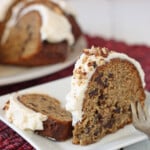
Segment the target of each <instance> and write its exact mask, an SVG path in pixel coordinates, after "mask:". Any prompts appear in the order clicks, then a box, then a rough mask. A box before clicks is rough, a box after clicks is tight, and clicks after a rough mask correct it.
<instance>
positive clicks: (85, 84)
mask: <svg viewBox="0 0 150 150" xmlns="http://www.w3.org/2000/svg"><path fill="white" fill-rule="evenodd" d="M144 86H145V82H144V72H143V70H142V68H141V66H140V64H139V63H138V62H137V61H136V60H134V59H133V58H130V57H128V56H127V55H125V54H122V53H117V52H114V51H109V50H108V49H107V48H94V47H92V48H91V49H84V50H83V54H82V55H81V56H80V58H79V60H78V61H77V62H76V64H75V68H74V71H73V76H72V81H71V91H70V92H69V93H68V95H67V104H66V108H67V110H69V111H70V112H71V113H72V117H73V126H74V130H73V143H74V144H81V145H87V144H91V143H94V142H96V141H98V140H99V139H101V138H102V137H104V136H105V135H107V134H109V133H113V132H115V131H117V130H118V129H120V128H122V127H124V126H125V125H127V124H129V123H131V122H132V117H131V107H130V104H131V101H133V102H137V101H140V103H141V104H142V105H143V104H144V100H145V93H144Z"/></svg>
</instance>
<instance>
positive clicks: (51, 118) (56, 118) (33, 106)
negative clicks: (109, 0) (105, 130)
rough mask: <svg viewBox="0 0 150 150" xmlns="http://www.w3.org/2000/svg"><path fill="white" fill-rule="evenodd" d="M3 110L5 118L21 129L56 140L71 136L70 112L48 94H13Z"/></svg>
mask: <svg viewBox="0 0 150 150" xmlns="http://www.w3.org/2000/svg"><path fill="white" fill-rule="evenodd" d="M4 110H5V111H6V117H7V119H8V120H9V121H10V122H12V123H13V124H14V125H16V126H17V127H19V128H21V129H23V130H32V131H35V132H36V133H37V134H39V135H42V136H45V137H48V138H51V139H55V140H57V141H63V140H66V139H68V138H70V137H71V136H72V118H71V113H69V112H67V111H66V110H65V109H63V108H61V105H60V103H59V101H58V100H56V99H55V98H52V97H50V96H48V95H43V94H23V95H18V94H13V95H11V97H10V100H9V101H8V102H7V103H6V105H5V107H4Z"/></svg>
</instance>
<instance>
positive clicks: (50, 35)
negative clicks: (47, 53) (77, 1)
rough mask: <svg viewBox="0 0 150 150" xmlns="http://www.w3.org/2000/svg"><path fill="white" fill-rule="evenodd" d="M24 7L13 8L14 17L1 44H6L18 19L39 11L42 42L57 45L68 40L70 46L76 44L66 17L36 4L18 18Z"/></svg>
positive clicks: (21, 4) (9, 22)
mask: <svg viewBox="0 0 150 150" xmlns="http://www.w3.org/2000/svg"><path fill="white" fill-rule="evenodd" d="M23 6H24V3H19V4H18V5H17V6H15V7H14V8H13V11H12V16H11V18H10V20H9V21H8V23H7V24H6V28H5V31H4V34H3V37H2V40H1V43H5V42H6V40H7V38H8V36H9V32H10V29H11V28H12V27H13V26H14V25H15V24H16V23H17V21H18V18H20V17H22V16H23V15H26V14H27V13H29V12H31V11H37V12H38V13H39V14H40V16H41V18H42V25H41V30H40V32H41V39H42V41H44V40H46V41H48V42H52V43H57V42H61V41H63V40H67V41H68V44H69V45H72V44H73V43H74V36H73V33H72V27H71V24H70V23H69V21H68V20H67V18H66V17H65V16H63V15H61V14H57V13H55V12H54V11H53V10H51V9H50V8H48V7H46V6H44V5H42V4H34V5H31V6H28V7H26V8H24V9H23V10H22V11H21V12H20V15H19V17H18V12H19V11H20V10H21V9H22V8H23Z"/></svg>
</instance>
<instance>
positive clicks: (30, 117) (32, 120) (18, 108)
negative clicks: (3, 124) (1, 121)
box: [6, 93, 48, 131]
mask: <svg viewBox="0 0 150 150" xmlns="http://www.w3.org/2000/svg"><path fill="white" fill-rule="evenodd" d="M18 96H19V95H18V94H17V93H13V94H12V95H10V99H9V107H8V109H7V110H6V118H7V119H8V121H9V122H11V123H13V124H14V125H15V126H17V127H18V128H20V129H22V130H32V131H34V130H43V121H45V120H47V118H48V117H47V116H46V115H43V114H41V113H38V112H35V111H33V110H32V109H29V108H27V107H25V106H24V105H23V104H22V103H21V102H19V101H18Z"/></svg>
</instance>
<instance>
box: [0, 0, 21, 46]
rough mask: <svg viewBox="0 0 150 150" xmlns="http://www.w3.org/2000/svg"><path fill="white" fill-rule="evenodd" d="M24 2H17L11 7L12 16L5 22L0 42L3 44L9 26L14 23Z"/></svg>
mask: <svg viewBox="0 0 150 150" xmlns="http://www.w3.org/2000/svg"><path fill="white" fill-rule="evenodd" d="M23 6H24V3H19V4H18V5H16V6H15V7H13V9H12V16H11V18H10V19H9V21H8V22H7V24H6V27H5V30H4V33H3V36H2V40H1V43H2V44H4V43H5V42H6V40H7V38H8V36H9V33H10V30H11V28H12V27H13V26H14V25H15V24H16V21H17V17H18V13H19V11H20V10H21V9H22V8H23Z"/></svg>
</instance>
